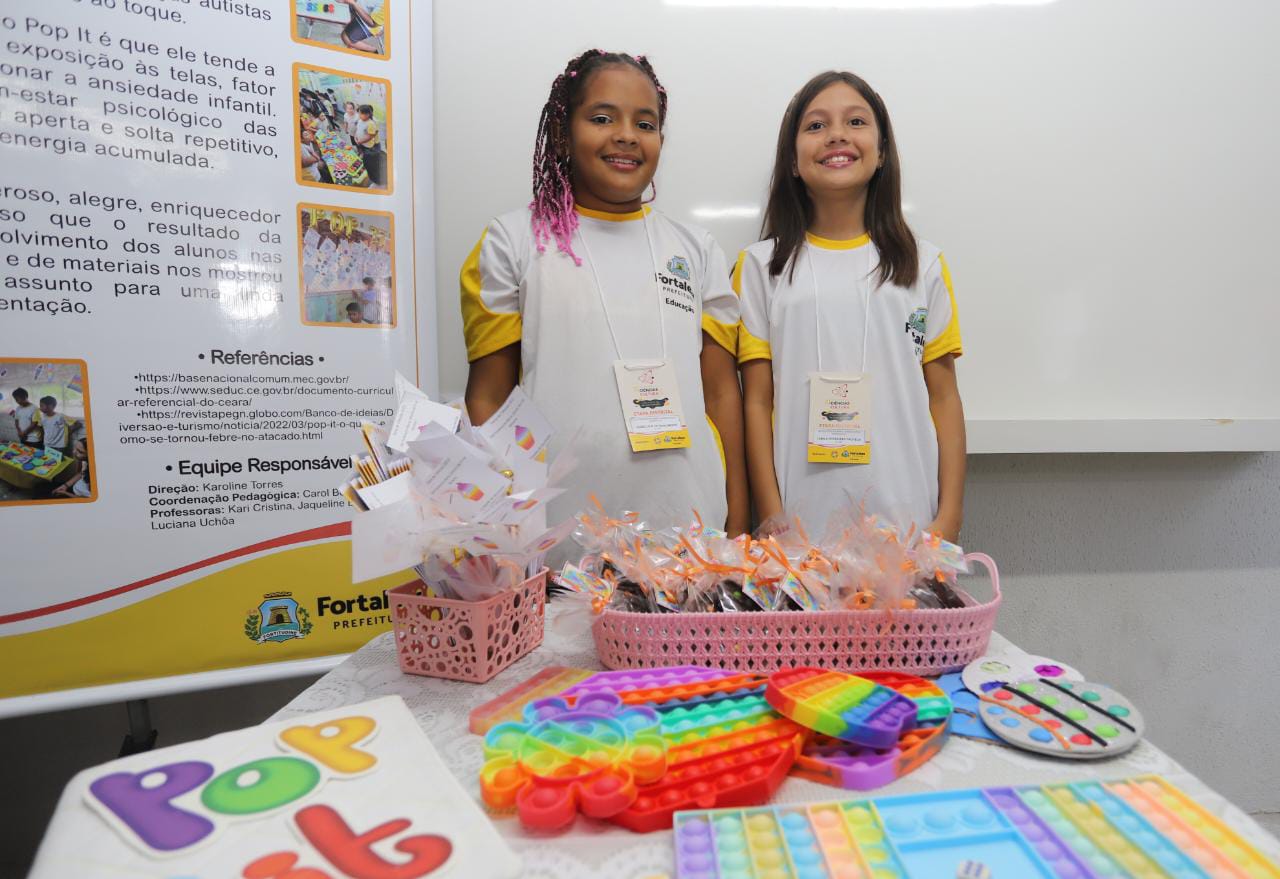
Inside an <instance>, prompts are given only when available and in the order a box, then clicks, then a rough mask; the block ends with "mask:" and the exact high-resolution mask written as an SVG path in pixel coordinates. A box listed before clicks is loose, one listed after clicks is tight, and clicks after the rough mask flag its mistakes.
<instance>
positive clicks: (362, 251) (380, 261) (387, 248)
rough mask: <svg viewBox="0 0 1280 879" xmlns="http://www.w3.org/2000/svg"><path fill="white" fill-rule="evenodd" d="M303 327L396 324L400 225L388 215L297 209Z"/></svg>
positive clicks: (329, 208) (323, 207)
mask: <svg viewBox="0 0 1280 879" xmlns="http://www.w3.org/2000/svg"><path fill="white" fill-rule="evenodd" d="M298 253H299V258H298V266H299V279H298V289H299V290H301V291H302V322H303V323H304V324H306V325H307V326H321V327H373V328H383V329H388V328H391V327H394V326H395V325H396V287H395V221H394V219H393V217H392V216H391V214H389V213H386V212H385V211H362V210H357V209H355V208H343V207H334V206H331V205H317V204H300V205H298Z"/></svg>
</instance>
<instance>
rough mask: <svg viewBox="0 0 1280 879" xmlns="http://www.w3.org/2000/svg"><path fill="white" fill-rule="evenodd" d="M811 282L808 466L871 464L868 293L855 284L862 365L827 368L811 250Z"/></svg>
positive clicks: (869, 319)
mask: <svg viewBox="0 0 1280 879" xmlns="http://www.w3.org/2000/svg"><path fill="white" fill-rule="evenodd" d="M806 256H807V258H808V262H809V277H810V278H811V279H812V281H813V328H814V337H815V338H814V343H815V346H816V350H817V354H818V369H817V370H816V371H815V372H811V373H809V434H808V436H809V442H808V444H807V449H808V455H807V458H806V460H808V462H809V463H811V464H870V463H871V376H870V375H868V374H867V341H868V338H869V334H868V332H867V331H868V328H869V327H870V325H871V293H870V291H869V290H867V289H866V288H865V285H860V289H861V292H862V295H863V298H864V299H865V301H866V305H865V308H864V311H863V319H862V367H861V369H859V370H858V371H857V372H827V371H825V370H823V368H822V320H821V317H820V311H821V306H820V300H821V295H822V294H821V290H820V289H819V287H818V273H817V269H815V268H814V259H813V252H812V251H811V250H809V251H807V252H806Z"/></svg>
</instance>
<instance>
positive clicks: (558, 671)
mask: <svg viewBox="0 0 1280 879" xmlns="http://www.w3.org/2000/svg"><path fill="white" fill-rule="evenodd" d="M594 674H595V672H593V671H590V670H589V669H585V668H566V667H564V666H562V665H552V666H548V667H547V668H544V669H543V670H542V671H540V672H538V673H537V674H536V675H534V676H533V677H531V678H528V679H526V680H524V681H522V682H521V683H519V684H517V685H516V686H514V687H512V688H511V689H510V690H507V691H506V692H504V693H503V694H502V695H501V696H498V697H496V698H494V699H490V700H489V701H488V702H486V703H484V704H483V705H481V706H479V707H478V708H475V709H473V710H472V712H471V716H470V718H469V719H468V720H469V724H470V725H469V727H468V728H469V729H470V730H471V731H472V732H473V733H475V734H476V735H478V736H482V735H484V734H485V733H487V732H488V731H489V730H491V729H492V728H493V727H494V726H496V725H497V724H499V723H503V722H508V721H509V722H512V723H519V722H520V720H521V718H523V717H524V707H525V706H526V705H528V704H529V703H530V702H535V701H537V700H538V699H547V698H550V697H551V696H555V695H558V694H560V693H562V692H564V691H565V690H566V689H567V688H569V687H572V686H573V685H574V684H576V683H578V682H580V681H583V680H585V679H587V678H589V677H591V676H592V675H594Z"/></svg>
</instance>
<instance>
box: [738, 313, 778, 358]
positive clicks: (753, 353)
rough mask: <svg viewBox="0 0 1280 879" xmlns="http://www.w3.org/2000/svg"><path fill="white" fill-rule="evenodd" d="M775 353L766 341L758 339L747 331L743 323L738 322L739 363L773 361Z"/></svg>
mask: <svg viewBox="0 0 1280 879" xmlns="http://www.w3.org/2000/svg"><path fill="white" fill-rule="evenodd" d="M772 359H773V351H772V350H771V349H770V348H769V343H768V342H766V341H765V340H764V339H757V338H756V337H755V336H753V335H751V333H750V332H748V331H747V328H746V327H745V326H743V324H742V321H738V362H739V363H746V362H747V361H749V360H772Z"/></svg>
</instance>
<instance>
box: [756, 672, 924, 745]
mask: <svg viewBox="0 0 1280 879" xmlns="http://www.w3.org/2000/svg"><path fill="white" fill-rule="evenodd" d="M765 698H766V699H768V701H769V704H770V705H772V706H773V707H774V708H776V709H777V710H778V713H780V714H782V715H785V716H786V717H790V718H791V719H792V720H794V721H796V722H797V723H799V724H801V725H803V726H806V727H808V728H809V729H812V730H815V731H817V732H820V733H823V734H824V735H828V736H831V737H832V738H836V739H840V740H841V741H846V742H853V743H854V744H857V745H865V746H867V747H870V748H892V747H893V745H894V743H895V742H897V741H898V738H899V737H900V736H901V735H902V734H903V733H904V732H907V731H908V730H910V729H914V728H915V726H916V723H917V719H918V710H919V709H918V708H917V706H916V703H915V702H913V701H911V700H910V699H908V698H907V697H906V696H903V695H901V694H899V693H895V692H894V691H893V690H891V689H889V688H888V687H882V686H880V685H879V684H877V683H875V682H873V681H871V680H868V679H867V678H861V677H857V676H855V675H850V674H845V673H844V672H838V671H825V670H823V669H820V668H791V669H785V670H783V671H777V672H774V673H773V674H772V675H770V676H769V686H768V689H766V690H765Z"/></svg>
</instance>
